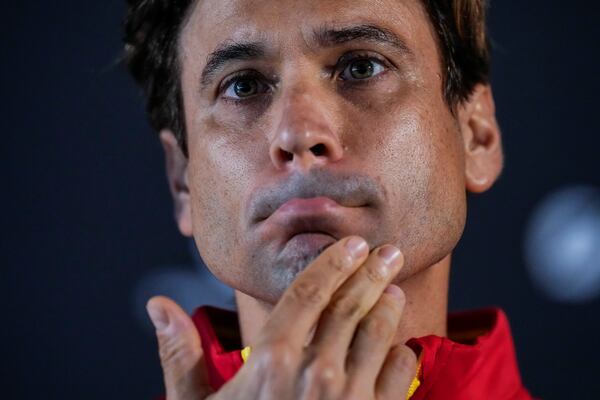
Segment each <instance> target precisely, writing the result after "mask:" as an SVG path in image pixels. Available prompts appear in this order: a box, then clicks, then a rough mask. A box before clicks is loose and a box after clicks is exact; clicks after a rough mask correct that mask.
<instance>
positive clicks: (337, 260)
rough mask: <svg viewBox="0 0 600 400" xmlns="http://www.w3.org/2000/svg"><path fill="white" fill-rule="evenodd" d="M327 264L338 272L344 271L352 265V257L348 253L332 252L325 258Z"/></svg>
mask: <svg viewBox="0 0 600 400" xmlns="http://www.w3.org/2000/svg"><path fill="white" fill-rule="evenodd" d="M326 263H327V266H328V267H329V268H330V269H333V270H334V271H338V272H345V271H348V269H349V268H350V267H351V266H352V258H351V257H350V256H349V255H344V254H333V255H331V256H330V257H328V258H327V261H326Z"/></svg>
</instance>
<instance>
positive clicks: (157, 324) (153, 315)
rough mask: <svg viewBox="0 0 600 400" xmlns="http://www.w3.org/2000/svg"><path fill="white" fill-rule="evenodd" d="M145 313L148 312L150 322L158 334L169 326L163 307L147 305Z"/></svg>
mask: <svg viewBox="0 0 600 400" xmlns="http://www.w3.org/2000/svg"><path fill="white" fill-rule="evenodd" d="M146 311H148V315H149V316H150V320H151V321H152V324H153V325H154V328H155V329H156V330H157V331H158V332H160V331H163V330H165V329H166V328H167V326H169V316H168V315H167V313H166V311H165V309H164V308H163V307H161V306H158V305H156V304H152V305H151V304H148V305H147V306H146Z"/></svg>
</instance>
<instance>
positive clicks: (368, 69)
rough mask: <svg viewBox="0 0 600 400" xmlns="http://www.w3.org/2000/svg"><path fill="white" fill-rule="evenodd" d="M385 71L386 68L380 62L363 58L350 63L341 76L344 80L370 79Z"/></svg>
mask: <svg viewBox="0 0 600 400" xmlns="http://www.w3.org/2000/svg"><path fill="white" fill-rule="evenodd" d="M383 71H385V67H384V66H383V65H382V64H381V63H380V62H378V61H376V60H373V59H369V58H361V59H358V60H354V61H351V62H349V63H348V65H347V66H346V68H345V69H344V71H343V72H342V74H341V78H342V79H343V80H362V79H369V78H372V77H374V76H376V75H379V74H380V73H382V72H383Z"/></svg>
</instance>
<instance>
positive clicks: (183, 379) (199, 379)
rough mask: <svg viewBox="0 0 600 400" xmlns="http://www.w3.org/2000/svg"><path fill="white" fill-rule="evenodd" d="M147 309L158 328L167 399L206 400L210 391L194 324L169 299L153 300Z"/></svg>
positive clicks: (157, 298) (160, 297)
mask: <svg viewBox="0 0 600 400" xmlns="http://www.w3.org/2000/svg"><path fill="white" fill-rule="evenodd" d="M146 309H147V311H148V315H149V316H150V319H151V320H152V323H153V324H154V327H155V328H156V337H157V338H158V347H159V354H160V362H161V365H162V369H163V375H164V381H165V389H166V394H167V399H168V400H200V399H204V398H205V397H206V396H208V395H209V394H210V393H211V389H210V386H209V384H208V375H207V372H206V366H205V364H204V358H203V352H202V345H201V343H200V336H199V335H198V332H197V330H196V327H195V326H194V323H193V322H192V320H191V319H190V317H189V316H188V315H187V314H186V312H185V311H183V310H182V309H181V307H179V306H178V305H177V304H176V303H175V302H174V301H172V300H171V299H169V298H167V297H163V296H156V297H153V298H151V299H150V301H148V304H147V305H146Z"/></svg>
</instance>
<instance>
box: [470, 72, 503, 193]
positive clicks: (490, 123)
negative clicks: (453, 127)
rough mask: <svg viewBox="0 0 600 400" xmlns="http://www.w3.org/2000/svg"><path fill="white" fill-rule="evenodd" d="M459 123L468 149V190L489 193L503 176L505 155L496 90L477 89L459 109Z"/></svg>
mask: <svg viewBox="0 0 600 400" xmlns="http://www.w3.org/2000/svg"><path fill="white" fill-rule="evenodd" d="M459 123H460V128H461V132H462V135H463V140H464V145H465V178H466V189H467V190H468V191H469V192H473V193H482V192H485V191H486V190H488V189H489V188H490V187H491V186H492V185H493V184H494V182H495V181H496V179H498V177H499V176H500V173H501V172H502V166H503V162H504V155H503V152H502V141H501V134H500V128H499V127H498V122H497V121H496V107H495V105H494V97H493V95H492V88H491V87H490V86H489V85H481V84H480V85H477V86H476V87H475V90H474V91H473V94H472V95H471V97H470V98H469V99H468V100H467V101H466V102H464V103H463V104H462V105H461V106H460V107H459Z"/></svg>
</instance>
